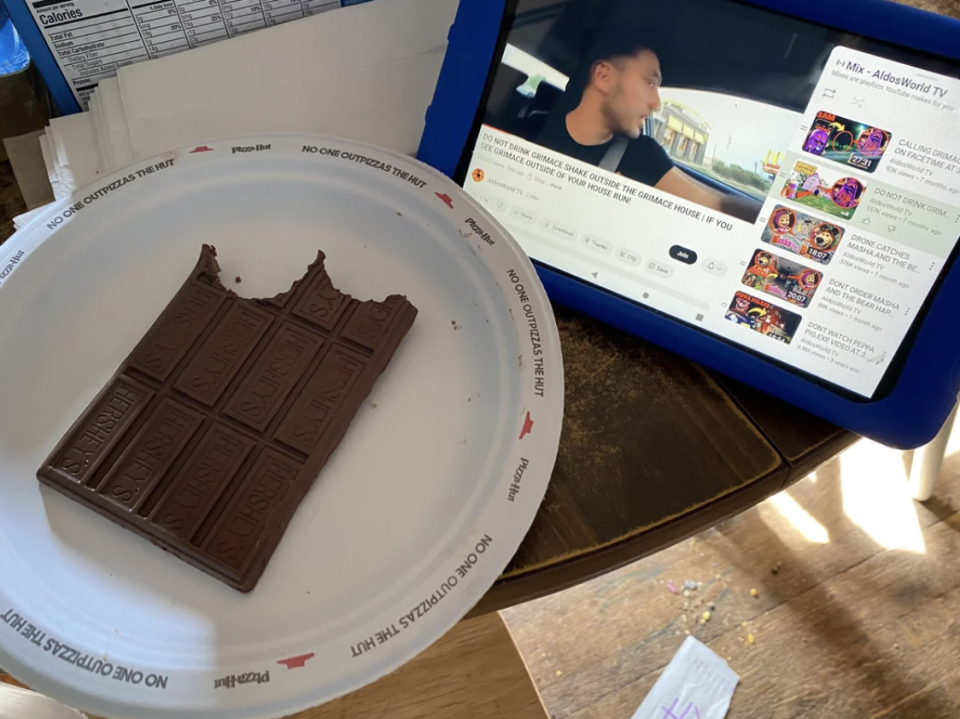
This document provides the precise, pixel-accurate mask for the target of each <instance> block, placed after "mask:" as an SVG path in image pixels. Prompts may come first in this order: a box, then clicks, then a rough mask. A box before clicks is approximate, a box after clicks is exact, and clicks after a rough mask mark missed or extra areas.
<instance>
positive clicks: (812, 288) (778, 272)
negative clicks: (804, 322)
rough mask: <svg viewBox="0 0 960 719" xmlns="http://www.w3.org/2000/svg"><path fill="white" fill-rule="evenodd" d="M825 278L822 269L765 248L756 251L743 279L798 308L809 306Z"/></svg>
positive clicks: (754, 288)
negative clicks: (778, 254) (788, 258)
mask: <svg viewBox="0 0 960 719" xmlns="http://www.w3.org/2000/svg"><path fill="white" fill-rule="evenodd" d="M822 280H823V274H822V273H821V272H820V271H819V270H812V269H810V268H809V267H804V266H803V265H801V264H799V263H798V262H793V261H792V260H785V259H784V258H782V257H777V256H776V255H774V254H772V253H770V252H767V251H766V250H757V251H756V252H754V253H753V259H752V260H751V262H750V267H748V268H747V271H746V272H745V273H744V275H743V279H741V280H740V282H741V283H743V284H744V285H746V286H747V287H749V288H750V289H753V290H759V291H760V292H766V293H767V294H768V295H773V296H774V297H779V298H780V299H782V300H786V301H787V302H789V303H790V304H793V305H797V306H798V307H807V306H809V305H810V300H812V299H813V295H814V294H815V293H816V291H817V288H818V287H819V286H820V282H821V281H822Z"/></svg>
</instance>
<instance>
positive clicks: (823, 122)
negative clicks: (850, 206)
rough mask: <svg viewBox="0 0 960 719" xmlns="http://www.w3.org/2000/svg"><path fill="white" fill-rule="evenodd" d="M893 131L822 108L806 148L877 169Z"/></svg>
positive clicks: (869, 168)
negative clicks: (849, 118)
mask: <svg viewBox="0 0 960 719" xmlns="http://www.w3.org/2000/svg"><path fill="white" fill-rule="evenodd" d="M891 137H892V135H891V134H890V133H889V132H887V131H886V130H881V129H880V128H879V127H874V126H873V125H866V124H864V123H862V122H855V121H853V120H848V119H847V118H845V117H840V116H839V115H834V114H833V113H832V112H824V111H822V110H821V111H820V112H818V113H817V116H816V118H814V120H813V123H812V124H811V125H810V132H808V133H807V138H806V139H805V140H804V141H803V151H804V152H809V153H810V154H811V155H817V156H819V157H823V158H825V159H827V160H833V161H834V162H839V163H842V164H844V165H850V166H851V167H856V168H857V169H858V170H863V171H864V172H873V171H874V170H876V169H877V165H879V164H880V158H881V157H883V153H884V152H886V150H887V147H889V146H890V139H891Z"/></svg>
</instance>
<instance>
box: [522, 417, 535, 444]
mask: <svg viewBox="0 0 960 719" xmlns="http://www.w3.org/2000/svg"><path fill="white" fill-rule="evenodd" d="M532 431H533V420H532V419H530V413H529V412H527V417H526V419H524V420H523V429H521V430H520V439H523V438H524V437H526V436H527V435H528V434H530V433H531V432H532Z"/></svg>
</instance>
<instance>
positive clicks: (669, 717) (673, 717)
mask: <svg viewBox="0 0 960 719" xmlns="http://www.w3.org/2000/svg"><path fill="white" fill-rule="evenodd" d="M679 702H680V699H679V698H678V699H674V700H673V704H671V705H670V708H669V709H668V708H667V707H665V706H661V707H660V711H662V712H663V716H662V717H661V718H660V719H700V710H699V709H698V708H697V707H696V706H694V704H693V702H688V703H687V708H686V709H684V710H683V714H674V713H673V710H674V709H676V708H677V704H678V703H679ZM691 709H693V711H694V713H693V714H690V710H691ZM688 715H689V716H688Z"/></svg>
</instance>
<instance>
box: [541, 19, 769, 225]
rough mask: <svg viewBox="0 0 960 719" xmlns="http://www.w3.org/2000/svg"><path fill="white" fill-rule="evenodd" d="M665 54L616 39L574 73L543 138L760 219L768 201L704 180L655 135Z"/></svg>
mask: <svg viewBox="0 0 960 719" xmlns="http://www.w3.org/2000/svg"><path fill="white" fill-rule="evenodd" d="M661 79H662V77H661V74H660V60H659V58H658V57H657V53H656V52H655V51H654V50H653V49H652V44H650V43H647V42H645V41H643V40H640V39H638V38H637V36H636V34H631V35H630V36H627V35H624V36H622V37H608V38H605V40H604V41H603V42H601V43H598V45H597V48H596V49H595V51H594V52H593V53H591V54H590V55H589V56H588V58H587V60H586V62H584V63H582V64H581V66H580V68H579V69H578V70H577V72H575V73H574V75H573V76H572V77H571V78H570V81H569V83H568V84H567V89H566V91H565V92H564V94H563V97H562V99H561V100H560V101H559V102H558V103H557V106H556V107H554V109H553V110H552V111H551V113H550V116H549V117H548V118H547V120H546V122H545V124H544V126H543V129H542V130H541V131H540V133H539V135H538V137H537V138H536V142H538V143H539V144H541V145H543V146H544V147H548V148H550V149H551V150H555V151H556V152H560V153H563V154H564V155H568V156H569V157H573V158H576V159H578V160H581V161H583V162H588V163H590V164H591V165H597V166H599V167H601V168H603V169H606V170H609V171H611V172H616V173H619V174H621V175H623V176H625V177H629V178H630V179H632V180H636V181H638V182H642V183H644V184H646V185H651V186H652V187H656V188H657V189H658V190H662V191H663V192H667V193H669V194H671V195H676V196H677V197H680V198H682V199H684V200H688V201H690V202H695V203H697V204H698V205H702V206H704V207H707V208H710V209H712V210H717V211H720V212H724V213H727V214H729V215H733V216H734V217H739V218H740V219H742V220H746V221H747V222H753V221H754V220H756V218H757V214H758V213H759V210H760V204H759V203H757V202H755V201H753V200H751V199H748V198H746V197H744V196H741V195H738V194H735V193H725V192H721V191H720V190H715V189H714V188H712V187H710V186H709V185H706V184H705V183H703V182H700V181H698V180H696V179H694V178H693V177H691V176H690V175H688V174H687V173H686V172H684V171H683V170H681V169H680V168H678V167H676V166H675V165H674V163H673V161H672V160H671V159H670V157H669V156H668V155H667V153H666V151H665V150H664V149H663V148H662V147H661V146H660V145H659V144H658V143H657V142H656V140H654V139H653V138H652V137H649V136H647V135H644V134H643V124H644V120H646V119H647V117H648V116H649V115H650V114H651V113H653V112H655V111H657V110H658V109H659V108H660V92H659V90H660V82H661Z"/></svg>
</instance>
